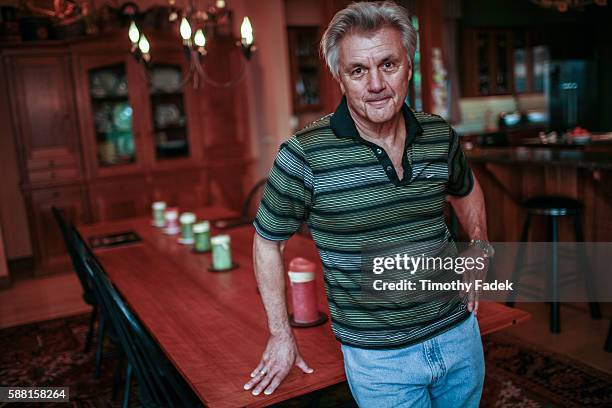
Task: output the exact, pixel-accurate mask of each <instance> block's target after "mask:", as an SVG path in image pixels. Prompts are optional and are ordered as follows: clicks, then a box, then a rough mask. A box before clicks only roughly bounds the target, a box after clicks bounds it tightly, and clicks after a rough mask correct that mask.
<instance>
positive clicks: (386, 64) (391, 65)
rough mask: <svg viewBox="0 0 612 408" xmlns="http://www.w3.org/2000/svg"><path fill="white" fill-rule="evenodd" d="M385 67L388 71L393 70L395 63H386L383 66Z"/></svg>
mask: <svg viewBox="0 0 612 408" xmlns="http://www.w3.org/2000/svg"><path fill="white" fill-rule="evenodd" d="M383 67H384V68H386V69H390V68H393V63H392V62H385V63H384V64H383Z"/></svg>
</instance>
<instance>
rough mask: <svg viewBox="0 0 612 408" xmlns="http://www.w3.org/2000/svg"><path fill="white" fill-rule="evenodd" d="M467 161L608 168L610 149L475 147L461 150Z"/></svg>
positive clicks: (611, 160)
mask: <svg viewBox="0 0 612 408" xmlns="http://www.w3.org/2000/svg"><path fill="white" fill-rule="evenodd" d="M465 154H466V156H467V157H468V160H470V161H471V162H477V163H478V162H482V163H504V164H516V165H530V166H568V167H577V168H585V169H590V170H601V169H608V170H609V169H612V152H600V151H585V150H578V149H562V148H560V147H555V148H550V147H540V146H538V147H533V148H532V147H525V146H518V147H511V146H509V147H490V148H484V147H477V148H473V149H471V150H465Z"/></svg>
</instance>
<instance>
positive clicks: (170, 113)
mask: <svg viewBox="0 0 612 408" xmlns="http://www.w3.org/2000/svg"><path fill="white" fill-rule="evenodd" d="M180 119H181V111H180V110H179V108H178V107H177V106H176V105H175V104H172V103H160V104H159V105H157V106H156V107H155V123H156V124H157V126H158V127H165V126H169V125H176V124H178V123H179V122H180Z"/></svg>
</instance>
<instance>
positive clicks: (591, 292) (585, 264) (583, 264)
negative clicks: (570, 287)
mask: <svg viewBox="0 0 612 408" xmlns="http://www.w3.org/2000/svg"><path fill="white" fill-rule="evenodd" d="M574 229H575V232H576V242H578V243H580V242H584V232H583V229H582V212H580V213H578V214H576V215H575V216H574ZM578 257H579V258H578V259H579V265H580V268H581V269H582V268H584V269H583V270H582V271H581V272H583V274H584V286H585V288H586V291H587V296H588V298H589V309H590V311H591V318H593V319H601V310H600V309H599V303H598V302H596V301H595V299H597V296H596V295H595V286H594V285H593V282H594V281H595V277H594V276H593V270H592V269H591V267H590V264H589V260H588V258H587V255H586V252H585V248H584V245H580V244H578Z"/></svg>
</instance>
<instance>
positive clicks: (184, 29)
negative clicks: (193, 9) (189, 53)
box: [179, 17, 191, 47]
mask: <svg viewBox="0 0 612 408" xmlns="http://www.w3.org/2000/svg"><path fill="white" fill-rule="evenodd" d="M179 31H180V33H181V37H182V38H183V45H184V46H186V47H189V46H190V45H191V26H190V25H189V21H187V18H186V17H183V19H182V20H181V25H180V27H179Z"/></svg>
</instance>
